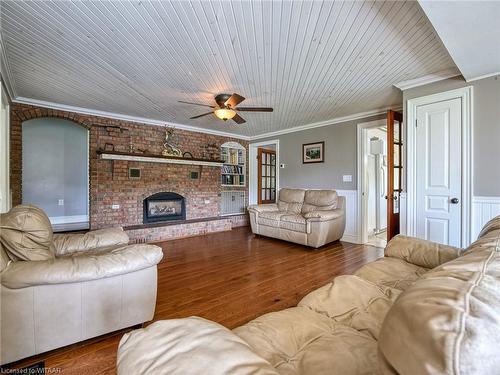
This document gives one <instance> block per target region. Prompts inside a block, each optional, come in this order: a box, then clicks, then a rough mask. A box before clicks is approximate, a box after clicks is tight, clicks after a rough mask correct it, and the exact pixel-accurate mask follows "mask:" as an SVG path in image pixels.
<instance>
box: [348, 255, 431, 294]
mask: <svg viewBox="0 0 500 375" xmlns="http://www.w3.org/2000/svg"><path fill="white" fill-rule="evenodd" d="M428 271H429V269H428V268H424V267H419V266H416V265H414V264H411V263H407V262H405V261H404V260H402V259H398V258H388V257H385V258H380V259H378V260H376V261H375V262H371V263H368V264H366V265H364V266H363V267H361V268H360V269H359V270H358V271H356V272H355V273H354V274H355V275H356V276H359V277H361V278H362V279H365V280H368V281H371V282H372V283H375V284H378V285H383V286H388V287H390V288H395V289H399V290H406V289H407V288H408V287H409V286H410V285H411V284H413V283H414V282H415V281H416V280H418V279H419V278H420V277H422V275H424V274H425V273H426V272H428Z"/></svg>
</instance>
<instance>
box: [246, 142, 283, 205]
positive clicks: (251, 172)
mask: <svg viewBox="0 0 500 375" xmlns="http://www.w3.org/2000/svg"><path fill="white" fill-rule="evenodd" d="M269 145H275V147H276V192H279V190H280V140H279V139H271V140H269V141H263V142H256V143H250V144H249V145H248V204H257V202H258V198H257V194H258V191H257V190H258V189H257V178H258V170H257V168H258V163H257V149H258V148H259V147H261V146H269Z"/></svg>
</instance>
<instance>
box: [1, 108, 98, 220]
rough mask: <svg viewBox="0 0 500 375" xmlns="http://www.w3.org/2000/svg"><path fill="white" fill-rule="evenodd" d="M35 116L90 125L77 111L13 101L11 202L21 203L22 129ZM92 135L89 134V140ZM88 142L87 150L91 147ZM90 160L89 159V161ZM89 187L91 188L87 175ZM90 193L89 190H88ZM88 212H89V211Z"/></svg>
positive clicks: (11, 119)
mask: <svg viewBox="0 0 500 375" xmlns="http://www.w3.org/2000/svg"><path fill="white" fill-rule="evenodd" d="M37 118H58V119H63V120H68V121H71V122H74V123H75V124H78V125H80V126H82V127H84V128H85V129H87V130H89V133H90V129H91V126H92V123H91V118H90V117H89V116H86V115H80V114H78V113H73V112H67V111H59V110H55V109H49V108H40V107H34V106H31V105H25V104H18V103H13V104H12V105H11V116H10V186H11V193H12V204H13V205H14V206H15V205H18V204H21V203H22V163H23V162H22V158H23V154H22V129H23V123H24V122H25V121H28V120H33V119H37ZM91 137H92V135H90V136H89V141H90V138H91ZM90 143H91V141H90V142H89V150H90V147H91V144H90ZM90 162H91V161H90V160H89V163H90ZM89 189H92V185H91V181H90V176H89ZM89 193H90V192H89ZM89 214H90V213H89Z"/></svg>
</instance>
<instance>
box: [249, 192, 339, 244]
mask: <svg viewBox="0 0 500 375" xmlns="http://www.w3.org/2000/svg"><path fill="white" fill-rule="evenodd" d="M248 212H249V214H250V225H251V226H252V232H253V233H255V234H260V235H262V236H267V237H274V238H279V239H281V240H285V241H290V242H295V243H299V244H301V245H306V246H311V247H315V248H317V247H320V246H323V245H325V244H327V243H329V242H333V241H337V240H339V239H340V238H341V237H342V235H343V234H344V229H345V197H339V196H338V195H337V192H336V191H335V190H304V189H281V190H280V191H279V194H278V201H277V203H276V204H274V203H273V204H261V205H251V206H249V207H248Z"/></svg>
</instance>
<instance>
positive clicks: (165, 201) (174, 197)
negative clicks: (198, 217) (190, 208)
mask: <svg viewBox="0 0 500 375" xmlns="http://www.w3.org/2000/svg"><path fill="white" fill-rule="evenodd" d="M185 211H186V208H185V203H184V197H183V196H182V195H179V194H176V193H157V194H154V195H151V196H149V197H147V198H146V199H144V217H143V222H144V223H154V222H159V221H167V220H185V219H186V212H185Z"/></svg>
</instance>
